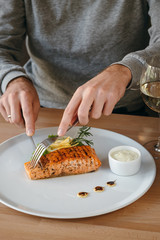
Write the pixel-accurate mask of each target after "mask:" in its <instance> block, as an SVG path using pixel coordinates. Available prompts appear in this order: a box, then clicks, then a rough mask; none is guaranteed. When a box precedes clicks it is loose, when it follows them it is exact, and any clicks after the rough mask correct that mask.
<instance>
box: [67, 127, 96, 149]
mask: <svg viewBox="0 0 160 240" xmlns="http://www.w3.org/2000/svg"><path fill="white" fill-rule="evenodd" d="M89 130H90V127H87V126H83V127H81V128H80V129H79V132H78V134H79V135H78V137H76V138H74V139H73V140H72V142H71V145H77V146H82V145H84V144H87V145H89V146H91V145H93V141H92V140H88V139H86V137H89V136H93V135H92V133H91V132H89Z"/></svg>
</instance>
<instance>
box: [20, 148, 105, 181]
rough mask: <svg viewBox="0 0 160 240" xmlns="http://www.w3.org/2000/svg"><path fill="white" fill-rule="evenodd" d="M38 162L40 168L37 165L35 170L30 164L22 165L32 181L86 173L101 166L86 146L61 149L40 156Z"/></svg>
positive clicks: (92, 151) (91, 149) (94, 154)
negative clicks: (39, 162)
mask: <svg viewBox="0 0 160 240" xmlns="http://www.w3.org/2000/svg"><path fill="white" fill-rule="evenodd" d="M40 161H41V166H40V164H38V165H37V166H36V167H35V168H33V167H32V166H31V164H30V162H26V163H25V164H24V167H25V170H26V173H27V175H28V177H29V178H30V179H32V180H34V179H44V178H50V177H58V176H64V175H75V174H82V173H88V172H92V171H96V170H97V169H98V168H99V167H100V166H101V162H100V160H99V158H98V157H97V155H96V153H95V150H94V149H93V148H91V147H90V146H88V145H87V146H86V145H83V146H75V147H70V148H61V149H59V150H55V151H53V152H51V153H48V154H46V155H45V156H42V157H41V159H40ZM42 166H43V167H42Z"/></svg>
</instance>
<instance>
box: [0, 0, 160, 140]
mask: <svg viewBox="0 0 160 240" xmlns="http://www.w3.org/2000/svg"><path fill="white" fill-rule="evenodd" d="M159 11H160V1H159V0H148V1H147V0H134V1H127V0H114V1H109V0H105V1H104V0H89V1H84V0H80V1H74V0H66V1H58V0H46V1H38V0H1V2H0V82H1V91H2V94H3V95H2V96H1V99H0V112H1V114H2V116H3V117H4V118H5V119H6V121H10V122H12V123H15V124H17V125H22V126H23V125H24V124H25V127H26V133H27V135H29V136H31V135H33V134H34V131H35V121H36V119H37V116H38V111H39V106H40V105H41V106H43V107H50V108H65V111H64V114H63V118H62V120H61V123H60V126H59V130H58V134H59V135H60V136H61V135H64V134H65V132H66V130H67V128H68V126H69V124H71V123H72V122H73V121H74V120H75V119H76V118H77V117H78V119H79V122H80V123H81V124H83V125H85V124H87V123H88V118H89V117H91V118H95V119H97V118H99V117H100V116H101V115H102V114H105V115H109V114H111V113H112V111H113V109H114V108H116V109H119V108H126V109H127V111H134V110H136V109H138V108H141V106H142V100H141V98H140V95H139V91H137V92H136V91H131V89H132V88H134V87H135V86H136V83H137V82H138V81H139V78H140V75H141V71H142V68H143V64H144V62H145V61H146V59H147V58H148V57H152V56H154V55H155V54H157V53H160V25H159V22H160V19H159ZM150 24H151V25H150ZM25 39H26V41H27V50H28V54H29V56H30V59H29V61H28V62H27V63H26V64H25V66H24V67H23V66H21V58H22V56H23V51H22V49H23V48H22V46H23V44H24V41H25ZM39 101H40V102H39Z"/></svg>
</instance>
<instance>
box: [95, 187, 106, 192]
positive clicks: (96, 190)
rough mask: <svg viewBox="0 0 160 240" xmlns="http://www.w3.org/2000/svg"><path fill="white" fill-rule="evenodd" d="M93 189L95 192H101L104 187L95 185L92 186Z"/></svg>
mask: <svg viewBox="0 0 160 240" xmlns="http://www.w3.org/2000/svg"><path fill="white" fill-rule="evenodd" d="M94 191H95V192H103V191H104V187H101V186H97V187H95V188H94Z"/></svg>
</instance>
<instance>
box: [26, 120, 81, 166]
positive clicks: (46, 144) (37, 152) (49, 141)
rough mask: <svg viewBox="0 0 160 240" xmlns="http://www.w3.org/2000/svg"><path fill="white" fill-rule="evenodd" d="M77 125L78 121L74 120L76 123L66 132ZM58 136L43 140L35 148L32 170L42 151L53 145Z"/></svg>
mask: <svg viewBox="0 0 160 240" xmlns="http://www.w3.org/2000/svg"><path fill="white" fill-rule="evenodd" d="M77 123H78V120H77V119H76V121H75V122H74V123H73V124H72V125H71V126H69V128H68V129H67V132H68V131H69V130H70V129H71V128H72V127H74V126H75V125H76V124H77ZM58 137H59V136H55V137H50V138H46V139H45V140H43V141H42V142H41V143H40V144H39V145H38V146H37V148H36V150H35V151H34V154H33V156H32V159H31V162H30V164H31V166H32V167H33V168H35V167H36V166H37V164H38V162H39V160H40V158H41V156H42V155H43V153H44V151H45V150H46V149H47V148H48V147H49V146H50V145H51V144H52V143H54V142H55V141H56V140H57V138H58Z"/></svg>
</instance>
